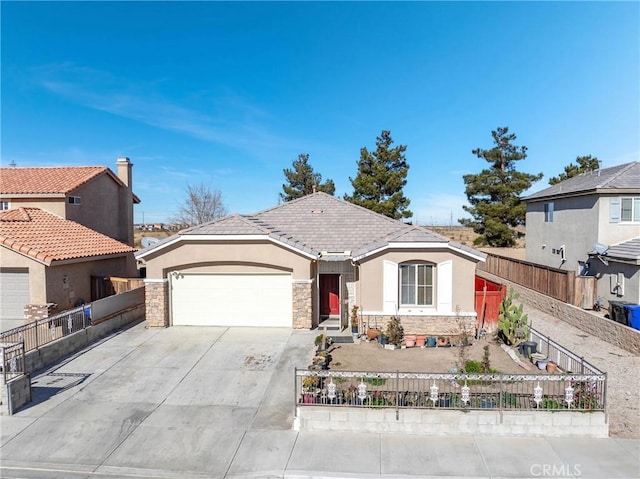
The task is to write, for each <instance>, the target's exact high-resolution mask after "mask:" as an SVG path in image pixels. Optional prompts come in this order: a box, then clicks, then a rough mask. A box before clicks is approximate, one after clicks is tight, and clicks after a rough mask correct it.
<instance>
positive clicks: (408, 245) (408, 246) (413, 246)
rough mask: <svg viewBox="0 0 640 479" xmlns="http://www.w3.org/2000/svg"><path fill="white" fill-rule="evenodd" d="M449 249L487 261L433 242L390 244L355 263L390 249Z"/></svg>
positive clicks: (376, 249) (358, 259)
mask: <svg viewBox="0 0 640 479" xmlns="http://www.w3.org/2000/svg"><path fill="white" fill-rule="evenodd" d="M443 248H444V249H448V250H451V251H455V252H456V253H460V254H463V255H465V256H468V257H470V258H473V259H475V260H476V261H485V258H484V256H481V255H476V254H473V253H472V252H470V251H466V250H464V249H461V248H457V247H456V246H455V245H452V244H451V243H450V242H432V243H426V242H425V243H422V242H409V243H397V242H390V243H387V244H386V245H384V246H381V247H379V248H375V249H373V250H371V251H367V252H366V253H363V254H361V255H358V256H355V257H354V258H353V260H354V261H361V260H363V259H365V258H367V257H369V256H373V255H376V254H378V253H381V252H383V251H385V250H388V249H443Z"/></svg>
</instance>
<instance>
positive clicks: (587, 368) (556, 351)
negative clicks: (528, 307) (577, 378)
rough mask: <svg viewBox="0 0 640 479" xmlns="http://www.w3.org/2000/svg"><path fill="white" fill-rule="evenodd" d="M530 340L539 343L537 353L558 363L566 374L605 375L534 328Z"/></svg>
mask: <svg viewBox="0 0 640 479" xmlns="http://www.w3.org/2000/svg"><path fill="white" fill-rule="evenodd" d="M529 340H530V341H534V342H535V343H537V351H538V353H539V354H540V355H542V356H544V357H546V358H547V359H549V361H553V362H554V363H556V364H557V365H558V367H559V368H560V369H561V370H562V371H564V372H567V373H577V374H594V375H601V374H604V373H603V372H602V371H600V370H599V369H598V368H596V367H595V366H594V365H593V364H591V363H589V362H587V361H585V360H584V358H582V357H580V356H578V355H577V354H574V353H572V352H571V351H569V350H568V349H566V348H564V347H563V346H562V345H560V344H558V343H556V342H555V341H553V340H551V338H549V337H548V336H545V335H543V334H542V333H540V332H538V331H536V330H535V329H533V328H531V332H530V334H529Z"/></svg>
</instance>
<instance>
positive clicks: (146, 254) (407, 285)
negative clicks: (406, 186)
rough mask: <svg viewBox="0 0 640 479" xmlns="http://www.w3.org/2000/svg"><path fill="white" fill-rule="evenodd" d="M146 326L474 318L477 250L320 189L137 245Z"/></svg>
mask: <svg viewBox="0 0 640 479" xmlns="http://www.w3.org/2000/svg"><path fill="white" fill-rule="evenodd" d="M136 258H137V259H138V260H141V261H143V262H144V263H145V265H146V269H147V279H146V280H145V288H146V302H147V311H146V318H147V323H148V324H149V326H154V327H167V326H171V325H198V326H200V325H215V326H252V327H256V326H275V327H293V328H304V329H312V328H315V327H317V326H318V325H319V324H320V323H323V324H330V325H331V324H333V325H335V326H336V327H340V328H346V327H348V325H349V317H350V311H351V309H352V308H353V307H354V306H356V305H357V306H358V307H359V312H360V313H361V316H360V318H361V327H367V326H377V327H379V328H384V327H385V326H386V323H387V321H388V320H389V319H390V318H391V317H392V316H395V315H398V316H399V317H400V318H401V320H402V324H403V326H404V329H405V332H407V333H426V334H433V335H437V334H442V335H446V334H456V333H458V332H459V329H460V326H461V323H463V322H464V323H465V324H466V325H467V326H469V327H471V328H475V325H476V313H475V310H474V276H475V271H476V264H477V263H478V262H479V261H484V258H485V254H484V253H481V252H479V251H476V250H474V249H472V248H469V247H467V246H464V245H461V244H457V243H454V242H452V241H450V240H449V239H448V238H446V237H444V236H441V235H438V234H436V233H434V232H432V231H429V230H427V229H425V228H422V227H419V226H413V225H408V224H405V223H402V222H400V221H397V220H393V219H391V218H388V217H385V216H382V215H379V214H377V213H374V212H372V211H370V210H367V209H365V208H361V207H359V206H356V205H354V204H351V203H348V202H346V201H343V200H340V199H338V198H335V197H333V196H330V195H327V194H325V193H314V194H311V195H308V196H305V197H303V198H300V199H297V200H294V201H290V202H286V203H283V204H281V205H279V206H276V207H274V208H271V209H268V210H265V211H262V212H259V213H256V214H254V215H237V214H235V215H231V216H227V217H225V218H222V219H219V220H216V221H213V222H210V223H205V224H202V225H199V226H195V227H192V228H189V229H186V230H183V231H180V232H179V233H178V234H176V235H173V236H171V237H169V238H166V239H164V240H162V241H160V242H158V243H156V244H154V245H152V246H150V247H148V248H146V249H144V250H141V251H139V252H138V253H137V254H136Z"/></svg>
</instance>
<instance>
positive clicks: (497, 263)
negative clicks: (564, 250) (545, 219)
mask: <svg viewBox="0 0 640 479" xmlns="http://www.w3.org/2000/svg"><path fill="white" fill-rule="evenodd" d="M478 270H479V271H485V272H487V273H489V274H493V275H495V276H499V277H500V278H504V279H506V280H507V281H511V282H513V283H517V284H519V285H521V286H524V287H526V288H529V289H532V290H534V291H537V292H539V293H542V294H545V295H547V296H550V297H552V298H555V299H557V300H559V301H562V302H564V303H569V304H573V305H575V306H581V304H576V294H575V283H576V274H575V272H573V271H565V270H562V269H558V268H551V267H549V266H543V265H540V264H536V263H530V262H528V261H522V260H519V259H513V258H507V257H506V256H499V255H496V254H492V253H488V254H487V260H486V262H484V263H482V262H480V263H478ZM594 284H595V283H594Z"/></svg>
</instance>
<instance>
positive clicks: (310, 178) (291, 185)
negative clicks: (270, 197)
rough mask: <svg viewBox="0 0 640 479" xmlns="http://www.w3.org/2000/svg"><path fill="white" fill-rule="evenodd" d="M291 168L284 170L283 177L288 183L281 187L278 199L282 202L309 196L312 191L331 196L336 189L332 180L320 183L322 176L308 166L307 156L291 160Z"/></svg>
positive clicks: (303, 155)
mask: <svg viewBox="0 0 640 479" xmlns="http://www.w3.org/2000/svg"><path fill="white" fill-rule="evenodd" d="M292 166H293V168H292V169H288V168H285V169H284V170H283V171H284V176H285V178H286V180H287V182H288V185H287V184H284V185H282V190H283V193H280V198H282V200H283V201H291V200H295V199H296V198H302V197H303V196H306V195H310V194H311V193H313V192H314V191H322V192H324V193H327V194H330V195H333V194H334V192H335V190H336V187H335V185H334V184H333V181H332V180H327V181H326V182H324V183H322V175H321V174H320V173H315V172H314V171H313V167H312V166H311V165H310V164H309V155H308V154H306V153H301V154H300V155H298V159H297V160H293V165H292Z"/></svg>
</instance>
